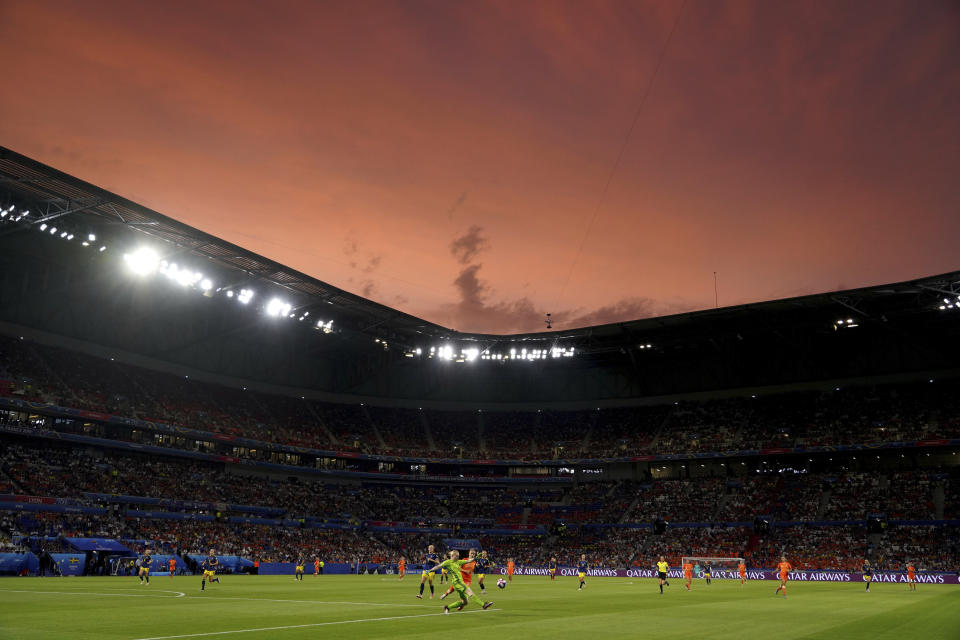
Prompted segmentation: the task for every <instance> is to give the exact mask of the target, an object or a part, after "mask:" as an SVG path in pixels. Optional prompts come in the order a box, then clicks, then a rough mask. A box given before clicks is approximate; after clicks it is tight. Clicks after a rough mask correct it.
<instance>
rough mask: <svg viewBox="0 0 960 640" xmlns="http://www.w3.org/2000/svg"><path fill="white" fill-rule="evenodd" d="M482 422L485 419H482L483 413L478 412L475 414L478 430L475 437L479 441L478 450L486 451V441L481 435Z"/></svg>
mask: <svg viewBox="0 0 960 640" xmlns="http://www.w3.org/2000/svg"><path fill="white" fill-rule="evenodd" d="M484 422H485V421H484V419H483V414H482V413H478V414H477V430H478V433H477V438H478V439H479V441H480V451H486V450H487V441H486V439H485V438H484V437H483V427H484Z"/></svg>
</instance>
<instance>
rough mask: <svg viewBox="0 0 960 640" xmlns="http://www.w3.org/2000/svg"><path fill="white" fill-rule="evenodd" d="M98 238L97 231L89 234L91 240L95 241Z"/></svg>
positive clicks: (88, 237)
mask: <svg viewBox="0 0 960 640" xmlns="http://www.w3.org/2000/svg"><path fill="white" fill-rule="evenodd" d="M96 239H97V234H95V233H91V234H88V235H87V240H89V241H90V242H93V241H94V240H96Z"/></svg>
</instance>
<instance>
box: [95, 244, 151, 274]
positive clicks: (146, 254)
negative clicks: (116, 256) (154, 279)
mask: <svg viewBox="0 0 960 640" xmlns="http://www.w3.org/2000/svg"><path fill="white" fill-rule="evenodd" d="M104 249H106V247H100V251H103V250H104ZM123 259H124V261H125V262H126V263H127V267H128V268H129V269H130V270H131V271H133V272H134V273H135V274H137V275H140V276H145V275H147V274H149V273H153V272H154V271H156V270H157V267H158V266H159V264H160V257H159V256H158V255H157V252H156V251H154V250H153V249H150V248H147V247H140V248H139V249H137V250H136V251H134V252H133V253H125V254H123Z"/></svg>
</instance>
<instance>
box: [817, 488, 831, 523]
mask: <svg viewBox="0 0 960 640" xmlns="http://www.w3.org/2000/svg"><path fill="white" fill-rule="evenodd" d="M832 496H833V489H824V490H823V493H821V494H820V504H819V505H818V506H817V515H816V519H817V520H822V519H823V516H824V514H825V513H826V512H827V509H828V508H829V507H830V498H831V497H832Z"/></svg>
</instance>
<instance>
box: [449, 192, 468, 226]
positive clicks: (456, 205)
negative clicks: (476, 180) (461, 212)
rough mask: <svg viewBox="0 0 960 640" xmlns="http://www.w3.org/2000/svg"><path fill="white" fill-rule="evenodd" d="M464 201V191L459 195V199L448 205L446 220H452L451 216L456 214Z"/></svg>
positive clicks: (465, 194) (465, 197) (465, 195)
mask: <svg viewBox="0 0 960 640" xmlns="http://www.w3.org/2000/svg"><path fill="white" fill-rule="evenodd" d="M466 201H467V192H466V191H464V192H463V193H461V194H460V197H459V198H457V200H456V202H454V203H453V204H452V205H450V208H449V209H447V218H449V219H450V220H453V214H454V213H456V211H457V209H459V208H460V205H462V204H463V203H464V202H466Z"/></svg>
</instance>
